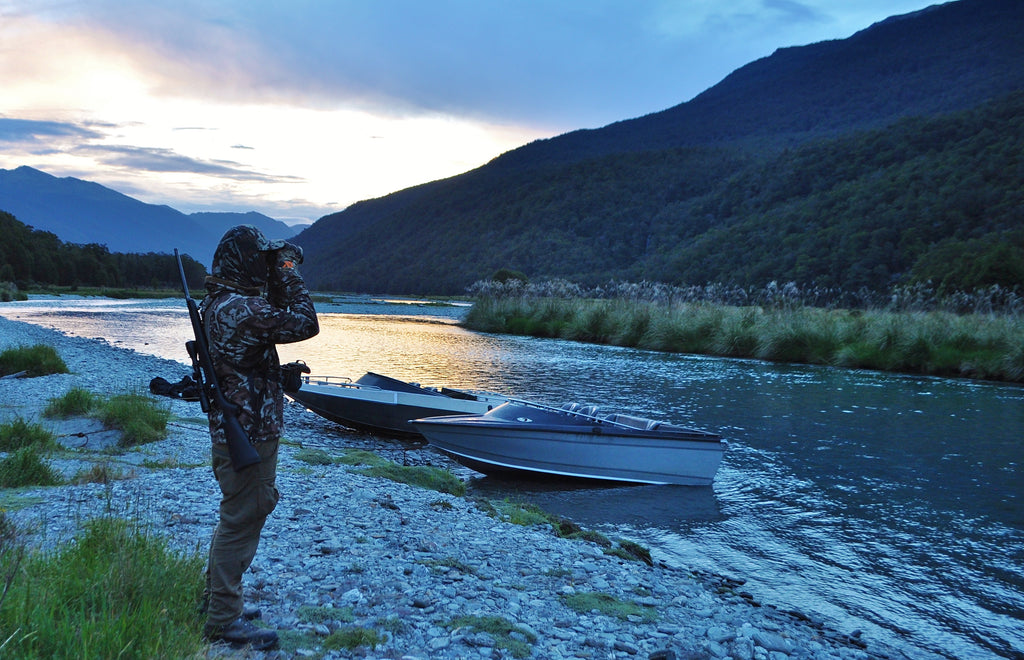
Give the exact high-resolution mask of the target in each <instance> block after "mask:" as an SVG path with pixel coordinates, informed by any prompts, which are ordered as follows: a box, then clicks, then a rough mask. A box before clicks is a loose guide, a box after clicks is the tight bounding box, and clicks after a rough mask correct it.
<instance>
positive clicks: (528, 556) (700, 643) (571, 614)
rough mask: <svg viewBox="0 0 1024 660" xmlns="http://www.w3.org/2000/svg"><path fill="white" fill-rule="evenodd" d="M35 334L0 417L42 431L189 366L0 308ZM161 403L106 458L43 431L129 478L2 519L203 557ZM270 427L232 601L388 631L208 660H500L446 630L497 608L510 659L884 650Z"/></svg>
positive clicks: (492, 645) (181, 412) (201, 528)
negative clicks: (265, 488)
mask: <svg viewBox="0 0 1024 660" xmlns="http://www.w3.org/2000/svg"><path fill="white" fill-rule="evenodd" d="M35 343H45V344H49V345H52V346H54V347H55V348H56V349H57V351H58V353H59V354H60V355H61V357H62V358H64V360H65V362H66V363H67V365H68V368H69V369H70V370H71V372H72V373H71V374H61V375H52V376H44V377H41V378H33V379H6V380H0V402H2V403H0V421H6V420H8V419H10V418H12V417H15V416H20V417H23V418H25V419H27V420H29V421H39V422H41V423H44V424H45V425H48V426H51V428H52V426H53V425H54V424H57V423H56V422H50V421H49V420H42V418H41V416H40V413H41V410H42V408H43V407H44V406H45V404H46V402H47V401H48V400H49V398H51V397H54V396H58V395H60V394H62V393H63V392H65V391H66V390H68V389H70V388H71V387H75V386H80V387H85V388H87V389H89V390H90V391H93V392H96V393H100V394H114V393H121V392H124V391H132V390H138V389H141V390H143V391H148V384H149V380H150V379H151V378H153V377H154V376H163V377H164V378H166V379H168V380H172V379H173V380H172V382H173V381H174V380H177V379H180V377H181V376H182V375H184V374H185V373H188V372H189V371H190V370H189V369H188V368H187V367H185V366H184V365H182V364H181V363H178V362H175V361H172V360H166V359H162V358H157V357H153V356H149V355H145V354H142V353H138V352H136V351H134V350H130V349H122V348H116V347H113V346H111V345H109V344H107V343H105V342H102V341H98V340H94V339H86V338H81V337H73V336H67V335H64V334H62V333H60V332H57V331H55V330H50V329H47V328H43V327H41V326H36V325H31V324H28V323H24V322H21V321H13V320H9V319H6V318H2V317H0V350H4V349H6V348H8V347H11V346H18V345H31V344H35ZM162 400H163V399H162ZM166 402H167V403H168V404H169V405H170V408H171V412H172V415H173V416H174V417H173V420H172V423H171V425H170V426H169V435H168V437H167V438H166V439H165V440H162V441H159V442H156V443H151V444H147V445H142V446H141V447H139V448H136V449H133V450H130V451H127V452H125V453H123V454H118V455H110V454H105V453H103V451H102V442H101V440H100V437H101V436H102V434H95V435H94V434H89V435H85V436H84V437H83V436H75V435H66V433H67V429H66V428H58V429H56V430H57V431H58V433H61V432H62V430H63V433H62V434H65V437H64V438H62V442H64V444H65V445H66V446H70V447H71V448H72V449H71V450H70V451H67V452H62V453H61V454H60V455H59V456H57V457H51V459H50V462H51V463H52V464H53V465H54V467H55V468H57V469H58V470H59V471H60V472H62V473H63V474H64V475H65V476H68V475H70V474H74V472H76V471H77V469H79V468H80V467H81V466H82V465H83V464H88V463H89V462H91V461H95V460H105V461H109V462H110V463H111V464H112V465H113V466H114V467H116V468H118V469H121V470H123V471H124V472H125V474H127V475H130V478H127V479H123V480H119V481H115V482H113V483H112V484H110V485H107V486H105V485H102V484H85V485H81V486H70V485H65V486H58V487H50V488H30V489H19V491H18V492H17V493H16V494H12V493H9V492H6V491H3V492H2V496H3V498H4V501H5V502H8V504H6V505H5V506H6V508H7V509H8V515H9V516H10V517H11V518H12V519H13V520H14V521H15V522H16V524H18V525H19V527H20V528H22V529H25V528H28V529H29V530H30V531H32V536H31V538H32V539H33V541H34V543H35V544H36V545H40V546H43V547H52V546H53V545H55V544H58V543H63V542H66V541H68V540H70V539H71V538H73V536H74V534H75V533H76V532H77V530H78V529H79V528H80V525H81V523H82V521H83V520H85V519H88V518H90V517H93V516H96V515H104V514H109V513H111V512H113V513H114V515H119V516H122V517H130V518H136V519H139V520H141V521H144V522H145V523H146V524H147V525H148V526H150V527H151V528H152V529H153V530H154V531H156V532H158V533H159V534H161V535H163V536H165V537H167V538H168V540H169V543H170V545H171V547H172V548H174V549H176V550H180V551H182V552H185V553H192V552H198V553H200V554H201V555H202V554H205V551H206V548H207V547H208V543H209V538H210V535H211V534H212V531H213V527H214V525H215V524H216V511H217V502H218V499H219V492H218V491H217V486H216V482H215V481H214V479H213V475H212V473H211V470H210V467H209V453H210V452H209V435H208V431H207V428H206V426H205V423H204V420H203V419H201V417H202V413H201V411H200V410H199V406H198V404H196V403H188V402H184V401H178V400H172V399H166ZM284 437H285V439H286V441H287V442H284V443H282V445H281V451H280V464H279V476H278V486H279V488H280V490H281V493H282V499H281V502H280V503H279V505H278V508H277V510H276V511H275V512H274V513H273V514H272V515H271V516H270V518H269V519H268V521H267V526H266V528H265V530H264V534H263V537H262V542H261V544H260V549H259V552H258V553H257V556H256V560H255V562H254V564H253V567H252V568H251V569H250V571H248V572H247V573H246V576H245V580H244V586H245V591H246V599H247V601H249V602H251V603H253V604H256V605H258V606H259V607H260V608H261V610H262V611H263V620H264V622H265V623H266V625H268V626H270V627H273V628H275V629H277V630H279V631H298V632H302V633H309V634H310V635H311V639H322V638H323V637H324V636H326V634H328V633H329V632H332V631H333V630H334V629H337V627H339V626H340V627H345V626H346V625H362V626H365V627H368V628H374V629H377V630H381V628H380V625H379V622H381V621H382V620H386V619H394V618H397V619H398V620H400V621H401V623H402V625H401V626H400V627H399V626H394V629H393V630H392V629H391V628H388V629H387V630H386V631H384V630H381V633H382V634H383V635H385V636H386V637H387V638H388V641H387V643H385V644H384V645H380V646H377V647H376V649H365V648H362V649H359V650H358V651H357V652H352V653H350V654H346V653H342V654H341V655H337V654H336V652H333V653H335V654H333V655H332V652H328V653H327V655H326V656H320V655H318V654H319V653H321V652H322V651H318V650H317V649H316V647H315V645H313V646H307V647H303V648H300V649H295V650H290V651H284V650H278V651H270V652H267V653H248V654H243V652H231V651H228V650H226V649H225V647H222V646H216V645H215V646H213V647H211V648H212V650H211V654H210V655H211V656H212V657H250V658H292V657H354V656H358V657H366V658H410V659H412V658H424V659H425V658H438V659H441V660H445V659H448V658H465V657H512V656H511V655H510V654H509V653H508V652H507V651H502V650H499V649H498V647H497V646H496V642H495V640H494V638H493V637H491V636H490V635H488V634H487V633H482V632H476V631H473V630H471V629H467V628H458V627H456V628H454V629H452V628H450V627H448V626H447V625H446V624H447V623H450V622H452V621H454V620H456V619H458V618H459V617H465V616H480V617H485V616H500V617H504V618H506V619H508V620H509V621H510V622H511V623H512V624H514V625H516V626H518V627H520V628H522V629H525V630H527V631H529V632H531V633H532V634H534V635H536V640H535V641H534V642H533V643H532V644H530V648H531V649H532V654H531V655H530V656H528V657H534V658H575V657H584V658H672V657H675V658H705V657H736V658H756V659H758V660H760V659H767V658H771V659H772V660H784V659H785V658H811V659H815V660H817V659H819V658H820V659H824V658H858V659H860V658H881V657H901V656H902V654H899V653H895V652H893V651H892V650H891V649H886V648H883V647H882V646H881V645H880V644H876V643H873V642H870V641H866V640H862V639H861V638H860V634H859V632H858V631H853V630H851V631H837V630H834V629H833V628H831V627H830V626H829V625H828V624H827V623H826V622H824V621H821V620H817V618H816V617H815V615H814V613H811V612H804V613H801V612H794V611H792V610H789V609H788V608H787V607H786V606H785V605H784V604H768V603H757V602H756V601H755V600H754V599H753V597H752V596H750V594H747V593H745V592H744V591H743V588H742V581H740V580H735V579H732V578H729V577H725V576H716V575H708V574H703V573H702V574H698V573H696V572H694V571H691V570H690V569H689V568H688V567H685V566H672V565H669V564H668V563H667V562H665V560H663V559H659V558H658V556H657V553H656V551H654V550H653V549H652V555H653V556H654V565H653V566H648V565H647V564H644V563H641V562H637V561H627V560H624V559H621V558H619V557H615V556H612V555H608V554H605V553H604V552H603V549H602V548H601V547H600V546H599V545H596V544H594V543H590V542H587V541H582V540H570V539H563V538H559V537H557V536H555V535H554V534H553V533H552V531H551V530H550V528H549V527H548V526H546V525H543V526H540V525H539V526H533V527H524V526H521V525H515V524H512V523H508V522H504V521H501V520H499V519H497V518H494V517H492V516H491V515H489V514H488V513H487V512H485V511H484V510H483V508H482V507H480V506H478V504H477V503H476V502H475V501H470V500H469V499H468V498H460V497H455V496H451V495H446V494H442V493H438V492H435V491H430V490H424V489H419V488H416V487H413V486H407V485H404V484H398V483H395V482H392V481H389V480H386V479H381V478H373V477H368V476H364V475H361V474H358V473H356V472H354V471H352V468H349V467H346V466H343V465H330V466H315V465H308V464H306V463H303V462H301V461H297V460H296V459H295V454H296V452H297V451H298V450H299V449H300V448H301V447H302V446H305V447H317V448H324V449H326V450H327V451H328V452H330V451H331V450H332V449H334V450H340V449H341V448H342V447H357V448H367V447H370V448H371V449H372V450H373V451H375V452H376V453H378V454H380V455H382V456H383V457H385V458H388V459H390V460H394V461H395V462H399V463H401V462H403V461H405V460H406V459H407V456H406V454H407V453H408V452H406V451H405V448H403V447H402V446H400V445H397V444H394V443H391V445H392V446H393V447H394V448H393V449H391V450H390V451H389V450H388V449H387V443H384V442H383V441H377V440H375V439H374V438H373V437H372V436H367V435H365V434H359V433H355V432H351V433H348V432H345V431H343V430H342V429H341V428H340V427H338V426H336V425H333V424H331V423H329V422H326V420H322V419H321V418H319V417H317V416H315V415H313V414H312V413H309V412H308V411H305V410H304V409H302V408H301V406H298V405H297V404H294V403H288V404H286V413H285V432H284ZM417 453H420V452H417ZM414 460H416V461H420V462H424V461H425V462H429V463H430V464H433V465H437V466H446V460H447V459H445V458H444V457H442V456H441V455H439V454H436V453H434V452H432V451H430V450H423V452H422V456H418V457H416V458H415V459H414ZM154 465H157V466H159V467H151V466H154ZM164 465H166V466H167V467H163V466H164ZM12 502H13V503H14V506H12V504H11V503H12ZM22 505H24V506H22ZM198 579H200V576H197V580H198ZM584 593H600V594H607V595H609V596H613V597H615V598H617V599H619V600H620V601H625V602H630V603H635V604H637V605H638V606H640V607H642V608H644V609H645V611H652V612H653V613H654V614H655V619H654V621H652V622H645V620H644V619H643V618H642V617H636V616H633V617H627V618H625V619H619V618H616V617H614V616H608V615H605V614H600V613H596V612H595V611H591V612H585V613H578V612H577V611H575V610H573V609H572V608H570V607H569V606H568V605H567V604H566V600H565V599H566V597H567V596H572V595H576V594H584ZM302 606H315V607H325V606H334V607H350V608H352V612H353V614H354V616H355V619H356V620H355V621H354V622H353V623H351V624H342V623H340V622H322V623H316V624H312V623H306V622H304V621H302V620H300V617H299V616H298V610H299V608H300V607H302ZM197 634H198V631H197Z"/></svg>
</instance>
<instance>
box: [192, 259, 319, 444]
mask: <svg viewBox="0 0 1024 660" xmlns="http://www.w3.org/2000/svg"><path fill="white" fill-rule="evenodd" d="M260 259H263V257H262V255H261V256H260ZM218 265H219V266H221V268H218ZM223 266H224V264H223V263H221V264H218V263H217V257H216V256H215V257H214V269H213V272H214V273H215V275H214V276H211V277H209V278H207V282H206V289H207V295H206V297H205V298H204V299H203V302H202V305H201V312H202V315H203V322H204V325H205V326H206V335H207V340H208V342H209V346H210V356H211V358H212V359H213V366H214V371H215V372H216V373H217V380H218V382H219V384H220V387H221V389H222V391H223V393H224V396H225V397H226V398H227V399H228V400H229V401H231V402H233V403H234V404H236V405H237V406H238V409H239V412H238V419H239V421H240V422H241V424H242V428H244V429H245V431H246V433H247V434H248V435H249V439H250V440H251V441H252V442H254V443H255V442H265V441H267V440H277V439H279V438H280V437H281V432H282V430H283V427H284V391H283V389H282V387H281V373H280V361H279V360H278V356H277V348H276V347H275V345H276V344H287V343H291V342H297V341H302V340H303V339H308V338H310V337H313V336H314V335H316V334H317V333H318V332H319V331H320V325H319V322H318V321H317V317H316V312H315V311H314V310H313V301H312V300H311V299H310V297H309V292H308V291H307V289H306V286H305V284H304V283H303V281H302V278H301V277H300V276H299V274H298V272H296V271H294V269H292V268H290V269H289V270H288V271H287V272H284V273H281V272H278V275H277V277H275V278H274V281H272V282H271V283H270V284H269V285H268V287H267V295H266V297H264V296H262V295H260V293H259V290H258V289H256V288H254V287H253V286H246V285H251V284H254V283H253V282H243V283H239V282H238V279H241V278H237V277H232V278H231V279H227V278H226V276H231V275H233V273H231V272H230V269H226V268H223ZM262 268H263V269H264V270H265V269H266V268H267V266H266V261H265V260H264V261H263V265H262ZM257 284H258V283H257ZM211 403H212V402H211ZM209 417H210V436H211V437H212V439H213V441H214V442H215V443H224V442H226V438H225V435H224V430H223V415H222V414H221V411H220V410H218V409H217V407H216V405H211V408H210V414H209Z"/></svg>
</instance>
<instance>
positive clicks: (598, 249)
mask: <svg viewBox="0 0 1024 660" xmlns="http://www.w3.org/2000/svg"><path fill="white" fill-rule="evenodd" d="M1021 34H1024V2H1020V1H1019V0H960V1H958V2H950V3H947V4H942V5H936V6H933V7H929V8H928V9H925V10H922V11H919V12H914V13H912V14H907V15H905V16H899V17H894V18H890V19H887V20H885V21H882V22H879V23H877V24H875V25H873V26H871V27H869V28H867V29H865V30H862V31H860V32H858V33H856V34H854V35H853V36H851V37H849V38H847V39H842V40H835V41H827V42H822V43H817V44H812V45H809V46H802V47H795V48H784V49H780V50H778V51H776V52H775V53H774V54H773V55H771V56H769V57H766V58H763V59H761V60H758V61H756V62H752V63H750V64H748V65H746V66H744V67H742V68H740V69H738V70H737V71H735V72H733V73H732V74H730V75H729V76H728V77H726V78H725V79H724V80H723V81H722V82H721V83H719V84H718V85H715V86H714V87H712V88H711V89H709V90H707V91H705V92H704V93H702V94H700V95H698V96H697V97H695V98H694V99H693V100H691V101H689V102H687V103H683V104H681V105H677V106H675V107H673V108H669V109H667V110H663V111H661V112H655V113H653V114H649V115H646V116H644V117H639V118H636V119H631V120H627V121H621V122H617V123H614V124H611V125H609V126H606V127H604V128H601V129H595V130H580V131H574V132H571V133H567V134H565V135H562V136H559V137H555V138H551V139H548V140H538V141H535V142H533V143H530V144H528V145H525V146H523V147H521V148H519V149H516V150H514V151H511V152H508V153H506V154H503V155H501V156H499V157H498V158H496V159H494V160H493V161H491V162H490V163H488V164H487V165H485V166H483V167H480V168H478V169H476V170H473V171H471V172H467V173H465V174H463V175H460V176H457V177H452V178H450V179H445V180H442V181H435V182H432V183H428V184H424V185H421V186H417V187H414V188H409V189H407V190H402V191H399V192H396V193H394V194H392V195H388V196H385V197H382V198H379V199H374V200H367V201H363V202H360V203H358V204H354V205H352V206H351V207H349V208H347V209H345V210H344V211H342V212H339V213H335V214H332V215H328V216H325V217H323V218H321V219H320V220H318V221H317V222H316V223H314V224H313V225H312V226H310V227H309V228H307V229H305V230H304V231H303V232H302V233H301V234H300V235H299V236H298V237H297V238H296V242H298V243H299V244H300V245H302V246H303V247H304V248H305V250H306V264H305V265H304V267H303V272H304V273H305V275H306V277H307V279H309V280H310V281H311V283H312V284H313V285H314V286H316V287H319V288H331V289H339V290H348V291H364V292H390V293H460V292H462V291H464V290H465V287H467V286H468V285H469V284H471V283H472V282H473V281H475V280H477V279H481V278H486V277H489V276H490V275H491V274H492V273H494V272H495V271H496V270H498V269H501V268H511V269H513V270H518V271H521V272H523V273H524V274H526V275H527V276H528V277H530V278H534V279H540V278H546V277H566V278H570V279H575V280H578V281H581V282H586V283H601V282H604V281H607V280H608V279H611V278H619V279H634V280H638V279H648V280H659V281H665V282H671V283H676V284H704V283H705V282H707V281H709V280H711V281H722V282H732V283H738V284H755V285H756V284H764V283H765V282H767V281H769V280H772V279H779V280H790V279H792V280H794V281H797V282H800V283H804V284H808V285H812V284H822V285H828V286H843V287H852V288H853V289H856V288H858V287H861V286H867V287H873V288H885V287H887V286H890V285H892V284H893V283H898V282H901V281H907V280H908V278H911V277H914V276H916V275H915V274H917V275H919V274H920V273H924V272H930V271H929V269H928V268H925V267H924V266H923V265H922V264H925V263H940V262H941V260H938V261H936V259H937V257H936V256H935V255H939V254H950V253H956V254H958V255H961V256H962V255H965V254H967V255H969V254H972V252H971V251H972V250H973V251H975V252H976V253H977V254H987V252H986V250H988V249H989V248H990V247H991V245H994V244H996V243H999V242H1000V241H1004V242H1005V241H1008V240H1009V241H1011V242H1012V240H1017V239H1016V237H1015V235H1010V234H1007V233H1006V232H1012V231H1013V230H1014V229H1015V227H1017V225H1015V223H1016V222H1017V221H1018V218H1019V212H1016V211H1014V210H1013V209H1014V208H1020V207H1019V206H1017V207H1015V206H1014V205H1015V204H1017V203H1018V201H1017V200H1018V197H1019V189H1020V184H1019V180H1016V182H1015V179H1014V176H1013V175H1012V173H1013V172H1018V171H1019V165H1018V166H1014V164H1013V163H1014V162H1015V161H1014V158H1018V159H1019V154H1020V153H1021V150H1020V149H1021V147H1022V146H1024V144H1021V143H1022V141H1024V140H1022V139H1021V130H1022V129H1021V128H1020V121H1019V119H1018V118H1019V117H1020V115H1021V113H1024V101H1022V98H1021V95H1019V94H1017V93H1018V92H1019V91H1020V90H1024V39H1021V38H1020V35H1021ZM1015 154H1016V155H1015ZM1016 162H1018V163H1019V160H1018V161H1016ZM999 167H1003V168H1004V170H1000V169H998V168H999ZM981 171H984V172H986V174H985V175H980V174H979V172H981ZM912 183H913V184H914V185H911V184H912ZM914 186H916V187H914ZM990 211H991V212H990ZM1021 243H1022V248H1024V238H1022V239H1021ZM950 251H951V252H950ZM964 258H965V259H967V257H964ZM968 260H969V259H968ZM1011 270H1012V269H1011ZM965 272H966V271H965ZM1013 272H1016V271H1013ZM986 277H987V276H985V275H983V274H980V273H974V274H972V275H971V276H970V278H969V279H970V280H971V281H975V282H982V283H984V282H985V281H987V280H986ZM1001 277H1002V276H1001ZM1006 277H1009V278H1010V280H1011V281H1012V277H1013V276H1012V274H1011V275H1009V276H1006ZM1004 279H1005V278H1004Z"/></svg>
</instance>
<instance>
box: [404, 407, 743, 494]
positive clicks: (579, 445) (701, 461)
mask: <svg viewBox="0 0 1024 660" xmlns="http://www.w3.org/2000/svg"><path fill="white" fill-rule="evenodd" d="M412 424H413V426H415V427H416V428H417V429H418V430H419V431H420V433H422V434H423V435H424V436H426V438H427V440H428V441H429V442H430V444H431V445H433V446H435V447H437V448H438V449H440V450H442V451H444V452H445V453H446V454H448V455H450V456H451V457H452V458H453V459H454V460H456V461H458V462H459V463H461V464H462V465H465V466H466V467H469V468H471V469H473V470H476V471H477V472H482V473H484V474H500V473H509V472H511V473H519V474H521V475H529V474H532V475H548V476H560V477H578V478H586V479H603V480H608V481H624V482H634V483H646V484H680V485H685V486H706V485H709V484H711V482H712V481H713V480H714V478H715V473H716V472H717V471H718V466H719V464H720V463H721V461H722V455H723V453H724V452H725V448H726V443H725V442H724V441H723V440H722V438H721V436H719V435H717V434H715V433H710V432H708V431H701V430H697V429H690V428H685V427H682V426H676V425H673V424H668V423H665V422H659V421H655V420H649V419H644V418H641V417H633V416H630V415H622V414H610V415H607V414H603V413H601V412H600V411H599V410H598V409H596V408H595V407H594V406H579V405H577V404H568V405H566V406H563V407H562V408H555V407H552V406H545V405H541V404H536V403H530V402H527V401H519V400H509V401H507V402H506V403H503V404H502V405H500V406H498V407H496V408H494V409H493V410H490V411H488V412H486V413H482V414H473V415H450V416H445V417H431V418H425V419H414V420H412Z"/></svg>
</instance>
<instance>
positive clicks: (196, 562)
mask: <svg viewBox="0 0 1024 660" xmlns="http://www.w3.org/2000/svg"><path fill="white" fill-rule="evenodd" d="M202 571H203V559H202V558H201V557H199V556H198V555H193V556H179V555H177V554H174V553H172V552H170V551H169V550H168V548H167V544H166V541H165V540H162V539H159V538H156V537H154V536H152V535H150V534H149V533H147V532H145V531H143V530H142V529H141V528H139V527H138V526H137V525H135V524H132V523H129V522H128V521H125V520H120V519H116V518H100V519H96V520H92V521H90V522H88V523H87V524H86V526H85V530H84V532H83V533H82V534H81V535H80V536H79V538H77V539H76V540H75V541H74V542H72V543H69V544H67V545H65V546H62V547H60V548H57V549H56V550H54V551H47V552H43V551H39V552H36V553H34V554H32V555H30V556H28V557H27V558H25V559H24V561H22V566H21V568H20V570H19V571H18V572H17V573H16V575H15V579H14V580H13V582H12V583H11V589H10V591H9V592H8V594H7V598H6V599H5V600H4V601H3V603H2V604H0V630H4V631H7V634H6V636H5V640H0V644H3V649H2V651H3V653H2V655H3V656H4V657H10V658H87V657H88V658H121V657H133V658H189V657H199V654H200V653H201V651H202V649H203V646H204V645H203V642H202V640H201V638H200V635H199V631H200V627H201V624H202V621H201V615H200V614H199V612H198V610H197V608H196V603H198V602H199V599H200V596H201V594H202V579H201V576H202Z"/></svg>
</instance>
